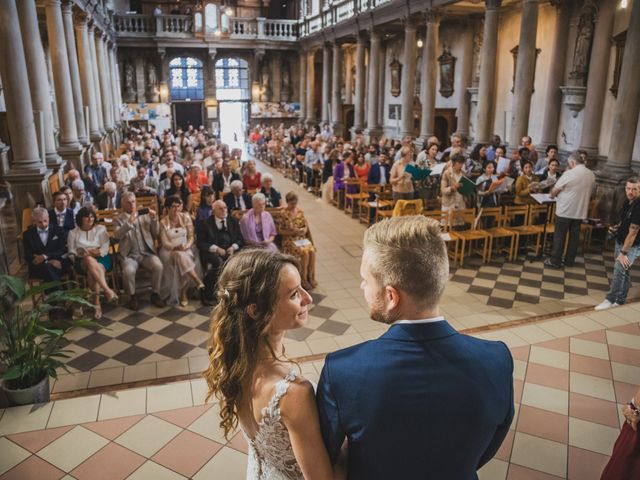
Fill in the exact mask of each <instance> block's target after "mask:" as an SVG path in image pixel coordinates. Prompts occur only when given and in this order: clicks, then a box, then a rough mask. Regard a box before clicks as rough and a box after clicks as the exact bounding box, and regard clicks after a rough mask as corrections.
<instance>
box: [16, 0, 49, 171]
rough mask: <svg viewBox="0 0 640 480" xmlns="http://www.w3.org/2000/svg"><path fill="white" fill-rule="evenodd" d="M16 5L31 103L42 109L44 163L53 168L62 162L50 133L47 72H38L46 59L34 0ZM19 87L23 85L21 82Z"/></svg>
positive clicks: (43, 67) (34, 106)
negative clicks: (44, 73) (45, 73)
mask: <svg viewBox="0 0 640 480" xmlns="http://www.w3.org/2000/svg"><path fill="white" fill-rule="evenodd" d="M16 6H17V7H18V16H19V17H20V30H21V32H22V44H23V45H24V56H25V60H26V66H27V72H28V75H29V90H30V91H31V103H32V105H33V108H34V109H35V110H39V111H41V112H42V125H41V130H42V132H41V133H42V135H43V137H44V150H45V151H44V153H45V162H46V164H47V167H49V168H56V167H58V166H59V165H60V164H61V163H62V159H61V158H60V156H59V155H58V152H56V141H55V138H54V136H53V115H52V113H51V96H50V94H49V92H50V90H49V82H48V81H47V76H46V75H43V74H42V72H43V71H46V63H45V59H44V50H43V48H42V42H41V40H40V33H39V31H38V14H37V12H36V4H35V2H17V3H16ZM23 88H25V87H24V86H23ZM5 96H6V93H5Z"/></svg>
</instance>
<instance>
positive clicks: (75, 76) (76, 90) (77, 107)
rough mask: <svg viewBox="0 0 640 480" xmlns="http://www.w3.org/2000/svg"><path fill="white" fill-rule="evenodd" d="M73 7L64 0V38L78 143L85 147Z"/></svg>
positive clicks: (69, 2)
mask: <svg viewBox="0 0 640 480" xmlns="http://www.w3.org/2000/svg"><path fill="white" fill-rule="evenodd" d="M72 6H73V2H72V1H70V0H64V2H63V3H62V21H63V23H64V36H65V39H66V43H67V56H68V57H69V74H70V75H71V91H72V92H73V109H74V111H75V114H76V127H77V130H78V141H79V142H80V143H82V144H83V145H88V144H89V137H88V134H87V131H86V130H87V129H86V127H85V118H84V108H83V106H82V88H81V87H80V71H79V69H78V54H77V53H76V52H77V49H76V39H75V36H74V34H73V18H72V12H71V9H72Z"/></svg>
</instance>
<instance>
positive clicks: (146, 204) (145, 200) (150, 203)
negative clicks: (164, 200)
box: [136, 195, 158, 211]
mask: <svg viewBox="0 0 640 480" xmlns="http://www.w3.org/2000/svg"><path fill="white" fill-rule="evenodd" d="M136 203H137V204H138V208H150V209H151V210H155V211H157V210H158V196H157V195H140V196H139V197H138V196H136Z"/></svg>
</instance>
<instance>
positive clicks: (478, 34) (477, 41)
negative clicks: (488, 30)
mask: <svg viewBox="0 0 640 480" xmlns="http://www.w3.org/2000/svg"><path fill="white" fill-rule="evenodd" d="M483 41H484V19H482V20H481V21H480V22H478V26H477V28H476V31H475V34H474V36H473V61H474V63H473V81H472V84H473V86H474V87H477V86H478V85H479V84H480V64H481V63H482V60H481V58H480V56H481V55H482V42H483Z"/></svg>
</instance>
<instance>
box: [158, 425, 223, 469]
mask: <svg viewBox="0 0 640 480" xmlns="http://www.w3.org/2000/svg"><path fill="white" fill-rule="evenodd" d="M221 448H222V445H220V444H219V443H217V442H213V441H211V440H209V439H208V438H204V437H201V436H200V435H196V434H195V433H193V432H190V431H188V430H184V431H183V432H182V433H180V434H179V435H178V436H177V437H175V438H174V439H173V440H171V441H170V442H169V443H167V444H166V445H165V446H164V447H163V448H162V449H161V450H160V451H159V452H158V453H156V454H155V455H154V456H153V457H152V458H151V460H153V461H154V462H156V463H159V464H160V465H162V466H164V467H167V468H169V469H171V470H173V471H174V472H178V473H179V474H181V475H184V476H185V477H188V478H191V477H192V476H193V474H194V473H196V472H197V471H198V470H200V469H201V468H202V466H203V465H204V464H205V463H207V462H208V461H209V460H210V459H211V457H213V456H214V455H215V454H216V453H218V451H219V450H220V449H221Z"/></svg>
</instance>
